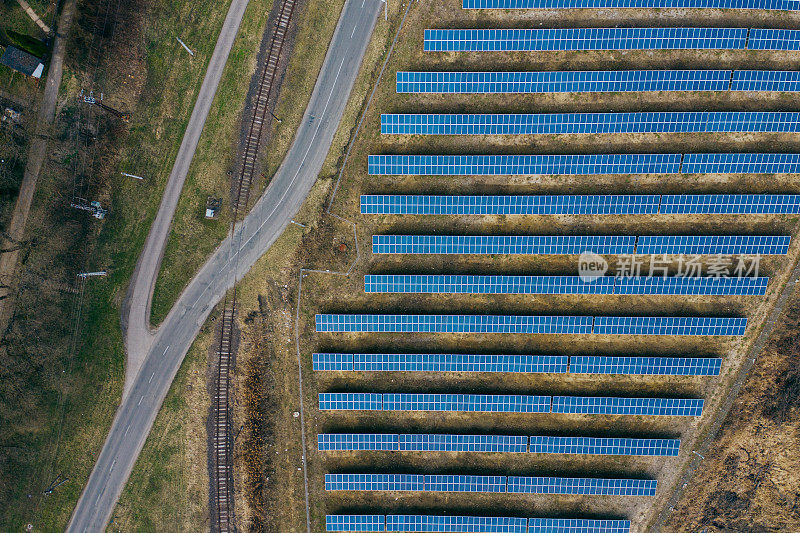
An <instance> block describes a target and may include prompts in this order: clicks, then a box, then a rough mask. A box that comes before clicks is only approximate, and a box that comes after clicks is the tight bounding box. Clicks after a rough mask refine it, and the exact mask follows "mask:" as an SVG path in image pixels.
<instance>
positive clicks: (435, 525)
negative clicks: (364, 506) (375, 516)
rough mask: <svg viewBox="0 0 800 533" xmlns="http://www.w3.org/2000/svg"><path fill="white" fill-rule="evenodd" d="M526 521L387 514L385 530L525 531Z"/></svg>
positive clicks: (450, 532) (492, 532)
mask: <svg viewBox="0 0 800 533" xmlns="http://www.w3.org/2000/svg"><path fill="white" fill-rule="evenodd" d="M527 522H528V521H527V519H525V518H508V517H498V516H492V517H488V516H487V517H484V516H433V515H388V516H387V517H386V531H399V532H423V533H434V532H436V533H439V532H443V533H464V532H469V533H526V532H527V525H528V524H527ZM584 533H591V532H584Z"/></svg>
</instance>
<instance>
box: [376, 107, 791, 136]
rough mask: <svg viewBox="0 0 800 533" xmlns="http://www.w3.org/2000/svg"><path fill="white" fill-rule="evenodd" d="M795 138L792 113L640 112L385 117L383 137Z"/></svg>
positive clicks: (408, 115)
mask: <svg viewBox="0 0 800 533" xmlns="http://www.w3.org/2000/svg"><path fill="white" fill-rule="evenodd" d="M737 132H745V133H787V132H788V133H797V132H800V113H798V112H794V111H688V112H685V111H657V112H650V111H642V112H632V113H547V114H492V115H477V114H475V115H471V114H382V115H381V134H384V135H398V134H399V135H566V134H590V135H599V134H604V133H737Z"/></svg>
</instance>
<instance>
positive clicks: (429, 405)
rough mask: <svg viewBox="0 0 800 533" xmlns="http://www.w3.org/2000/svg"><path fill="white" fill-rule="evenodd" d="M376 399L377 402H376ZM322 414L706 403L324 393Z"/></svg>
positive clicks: (624, 409) (645, 411) (660, 411)
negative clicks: (326, 412) (332, 412)
mask: <svg viewBox="0 0 800 533" xmlns="http://www.w3.org/2000/svg"><path fill="white" fill-rule="evenodd" d="M376 398H377V399H376ZM319 409H320V411H381V410H383V411H441V412H475V413H477V412H481V413H560V414H596V415H652V416H700V415H701V414H702V412H703V400H698V399H672V398H620V397H611V396H608V397H584V396H552V397H551V396H523V395H509V394H419V393H385V394H380V393H358V392H355V393H354V392H323V393H320V395H319Z"/></svg>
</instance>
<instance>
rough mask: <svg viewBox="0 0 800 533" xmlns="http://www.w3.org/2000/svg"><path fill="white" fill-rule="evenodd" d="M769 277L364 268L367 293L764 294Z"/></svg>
mask: <svg viewBox="0 0 800 533" xmlns="http://www.w3.org/2000/svg"><path fill="white" fill-rule="evenodd" d="M768 280H769V278H765V277H759V278H750V277H734V278H722V277H658V276H655V277H649V276H632V277H616V276H599V277H596V278H584V277H581V276H484V275H457V274H367V275H365V276H364V291H365V292H367V293H401V294H409V293H413V294H418V293H424V294H609V295H610V294H618V295H644V294H651V295H656V294H658V295H703V296H730V295H740V296H741V295H747V296H763V295H764V294H765V293H766V290H767V282H768Z"/></svg>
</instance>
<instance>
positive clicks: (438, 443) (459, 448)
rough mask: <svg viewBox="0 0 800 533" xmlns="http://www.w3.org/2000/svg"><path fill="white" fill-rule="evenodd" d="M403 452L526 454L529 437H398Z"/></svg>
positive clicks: (411, 435) (399, 447)
mask: <svg viewBox="0 0 800 533" xmlns="http://www.w3.org/2000/svg"><path fill="white" fill-rule="evenodd" d="M398 440H399V445H398V450H399V451H401V452H498V453H524V452H526V451H527V450H528V437H521V436H514V435H441V434H420V435H416V434H403V435H398Z"/></svg>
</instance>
